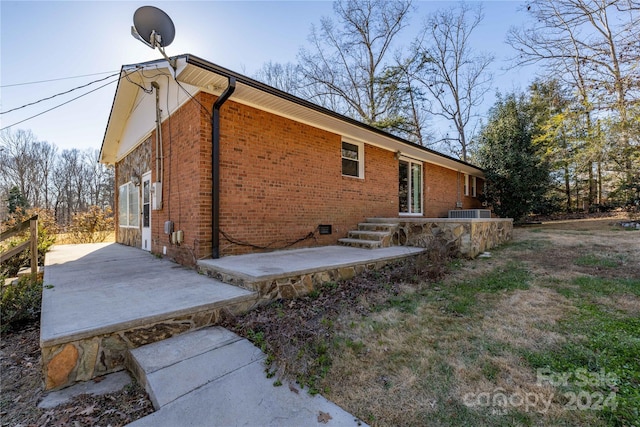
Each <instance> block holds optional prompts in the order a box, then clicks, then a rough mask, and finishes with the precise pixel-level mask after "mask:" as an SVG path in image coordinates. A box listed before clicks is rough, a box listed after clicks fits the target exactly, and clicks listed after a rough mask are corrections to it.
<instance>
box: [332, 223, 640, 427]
mask: <svg viewBox="0 0 640 427" xmlns="http://www.w3.org/2000/svg"><path fill="white" fill-rule="evenodd" d="M612 227H613V226H612V220H611V219H604V220H591V221H577V222H575V223H574V222H572V223H565V224H557V223H554V224H551V225H550V226H549V227H547V226H545V225H543V226H542V227H536V228H527V229H517V230H516V232H515V233H514V234H515V236H514V243H513V244H512V245H510V246H508V247H506V248H504V249H500V250H498V251H496V252H494V255H493V257H492V258H490V259H479V260H473V261H463V262H461V263H460V268H459V269H457V270H456V271H454V272H453V273H451V274H450V275H449V276H448V277H447V279H446V280H445V283H444V284H442V285H439V286H442V287H444V286H447V284H448V283H455V282H464V281H471V280H473V279H474V278H475V277H478V276H481V275H484V274H488V273H489V272H490V271H492V270H494V269H496V268H499V267H501V266H504V265H505V264H506V263H507V261H508V260H517V261H520V262H522V263H524V265H526V266H527V268H528V269H529V270H530V271H531V274H532V276H533V278H534V279H533V281H532V283H531V284H530V287H529V288H528V289H526V290H514V291H510V292H505V293H499V294H497V295H493V294H491V295H479V296H478V299H477V307H478V311H477V313H475V314H474V315H473V316H471V317H465V316H462V317H460V316H455V315H452V314H451V313H447V312H446V311H444V310H443V309H442V302H444V301H442V298H439V297H438V296H437V292H436V293H435V294H434V295H430V296H427V297H425V298H423V300H422V302H421V303H420V305H419V306H418V308H417V309H416V311H415V313H403V312H400V311H398V310H397V309H388V310H383V311H380V312H377V313H374V314H372V315H370V316H368V317H367V318H365V319H362V318H359V317H355V318H354V317H343V318H342V319H341V325H342V330H341V333H342V334H343V336H345V337H347V336H348V337H349V339H351V340H353V341H358V342H362V343H363V349H362V350H360V351H352V350H351V349H348V350H346V351H344V352H342V353H341V354H340V355H339V357H337V358H336V359H335V360H334V363H333V366H332V369H331V371H330V373H329V375H328V376H327V378H326V379H325V380H324V382H323V383H324V384H325V386H326V388H327V389H330V393H329V394H328V397H329V398H330V399H332V400H334V401H336V402H337V403H338V404H339V405H341V406H343V407H344V408H346V409H348V410H350V411H352V412H353V413H355V414H358V415H359V416H361V417H363V419H364V420H365V421H367V422H370V423H372V424H374V425H385V426H386V425H467V424H468V422H469V421H463V420H464V415H462V416H461V419H460V421H456V420H455V418H449V421H443V419H445V420H446V419H447V417H450V416H451V414H448V413H447V410H446V409H443V406H448V405H451V406H455V404H456V402H461V401H463V400H464V398H465V396H467V395H468V394H469V393H471V394H472V395H477V394H478V393H482V392H486V391H494V392H496V391H498V392H502V393H504V394H505V395H507V396H514V395H519V396H527V395H529V396H533V395H535V396H536V397H537V399H539V400H538V401H537V403H536V404H535V405H533V406H532V407H531V408H529V411H530V412H527V413H526V414H524V416H525V417H533V420H536V421H533V422H534V423H535V424H538V425H556V424H568V425H587V424H588V425H603V421H602V420H601V419H599V418H598V417H597V416H598V414H597V413H596V412H585V411H567V410H566V408H565V407H564V404H565V403H566V402H564V401H563V400H562V399H560V398H559V391H558V390H557V389H555V388H554V387H552V386H550V385H548V384H543V385H539V384H537V377H536V372H535V371H534V370H532V368H531V367H530V366H529V365H528V363H527V362H526V361H524V360H523V359H522V357H521V356H520V352H521V351H533V352H538V351H541V352H544V351H553V350H554V349H555V348H558V347H559V346H561V345H562V344H564V343H565V342H566V341H567V340H568V339H580V337H577V336H576V337H568V336H566V335H563V334H561V333H560V332H558V328H556V326H557V324H558V322H561V321H562V320H563V319H565V318H567V316H570V315H571V314H573V313H575V312H576V307H575V306H574V305H573V304H574V303H573V302H572V301H571V300H569V299H568V298H566V297H564V296H563V295H561V294H560V293H558V292H557V290H556V289H555V285H556V284H558V283H562V284H563V286H566V287H569V286H571V285H570V283H571V281H572V280H573V279H574V278H576V277H580V276H588V275H591V274H594V273H598V274H599V276H600V277H603V276H604V277H607V276H611V277H639V276H640V274H638V267H640V266H638V265H636V264H635V260H636V259H638V258H637V257H638V255H639V254H640V242H639V241H640V239H638V233H633V232H621V231H615V230H612ZM594 250H595V252H596V253H597V254H599V256H602V257H604V258H606V259H613V260H619V261H620V263H619V265H618V266H617V267H615V268H610V269H607V268H601V267H597V266H596V267H594V266H589V265H577V264H576V259H578V258H579V257H580V256H582V255H583V254H584V253H586V252H590V251H594ZM609 270H610V271H609ZM600 302H601V303H602V304H607V305H610V306H615V307H616V308H617V309H619V310H624V311H626V312H628V313H629V314H633V315H637V314H638V313H639V312H640V299H638V298H634V297H633V296H628V295H627V296H624V297H623V296H620V295H614V296H612V297H611V298H606V297H602V298H601V300H600ZM349 325H350V326H349ZM543 400H547V401H550V403H549V406H548V407H547V406H546V405H547V404H546V403H544V402H543ZM472 409H473V408H472ZM475 409H477V410H478V411H480V412H477V413H475V415H473V413H472V415H471V417H470V418H469V419H468V420H472V421H471V423H472V424H475V425H517V424H519V422H518V421H517V420H518V418H517V416H516V418H513V419H509V418H508V417H507V418H505V417H504V416H503V415H492V414H487V413H486V412H485V413H483V409H486V408H475ZM523 412H524V410H523ZM541 412H544V413H541ZM482 414H484V415H482ZM475 416H477V417H478V418H474V417H475ZM431 417H434V418H431ZM425 420H429V421H425ZM528 422H531V419H530V421H527V422H525V424H527V423H528Z"/></svg>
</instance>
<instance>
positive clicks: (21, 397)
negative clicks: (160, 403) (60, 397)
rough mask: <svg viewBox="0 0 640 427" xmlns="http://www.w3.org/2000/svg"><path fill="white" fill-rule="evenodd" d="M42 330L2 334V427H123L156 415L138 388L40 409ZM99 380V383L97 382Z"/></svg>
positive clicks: (86, 396)
mask: <svg viewBox="0 0 640 427" xmlns="http://www.w3.org/2000/svg"><path fill="white" fill-rule="evenodd" d="M39 340H40V329H39V328H38V326H37V325H28V326H27V327H26V328H24V329H22V330H21V331H19V332H15V333H9V334H3V336H2V340H1V343H0V375H1V380H2V381H1V382H2V395H1V397H0V424H1V425H2V426H31V425H34V426H35V425H37V426H74V427H75V426H107V425H111V426H114V427H115V426H123V425H126V424H128V423H130V422H132V421H134V420H136V419H138V418H142V417H143V416H145V415H147V414H150V413H151V412H153V406H152V404H151V401H150V400H149V399H148V397H147V394H146V392H145V391H144V390H143V389H142V388H141V387H140V386H138V385H136V384H133V385H132V386H129V387H126V388H125V389H124V390H122V391H120V392H118V393H111V394H106V395H102V396H93V395H81V396H78V397H76V398H74V399H73V400H72V401H70V402H69V403H66V404H63V405H60V406H57V407H55V408H53V409H46V410H45V409H39V408H38V407H37V405H38V403H39V402H40V400H41V399H42V397H43V386H42V368H41V363H42V362H41V356H40V347H39ZM98 380H99V379H98Z"/></svg>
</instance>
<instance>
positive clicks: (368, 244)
mask: <svg viewBox="0 0 640 427" xmlns="http://www.w3.org/2000/svg"><path fill="white" fill-rule="evenodd" d="M338 243H340V244H341V245H345V246H351V247H354V248H362V249H377V248H381V247H382V242H381V241H380V240H363V239H349V238H346V239H338Z"/></svg>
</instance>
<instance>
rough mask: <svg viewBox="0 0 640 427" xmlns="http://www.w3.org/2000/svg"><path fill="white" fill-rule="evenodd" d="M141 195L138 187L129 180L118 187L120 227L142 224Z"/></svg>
mask: <svg viewBox="0 0 640 427" xmlns="http://www.w3.org/2000/svg"><path fill="white" fill-rule="evenodd" d="M139 199H140V195H139V194H138V187H136V186H135V185H133V183H132V182H127V183H126V184H123V185H121V186H120V187H119V188H118V224H119V225H120V227H139V226H140V203H139Z"/></svg>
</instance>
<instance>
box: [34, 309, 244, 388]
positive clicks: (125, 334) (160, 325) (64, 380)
mask: <svg viewBox="0 0 640 427" xmlns="http://www.w3.org/2000/svg"><path fill="white" fill-rule="evenodd" d="M255 305H256V300H255V299H249V300H246V301H241V302H235V303H232V304H229V305H227V306H224V307H216V308H210V309H207V310H204V311H199V312H195V313H190V314H188V315H183V316H178V317H174V318H168V319H164V320H159V321H156V322H149V323H148V324H140V325H138V326H135V327H131V328H129V329H123V330H120V331H117V332H111V333H108V334H103V335H97V336H94V337H87V338H80V339H77V340H75V341H70V342H64V343H55V344H52V345H47V343H42V344H41V347H42V366H43V372H44V380H45V390H55V389H61V388H64V387H68V386H70V385H73V384H74V383H75V382H77V381H88V380H90V379H92V378H96V377H99V376H102V375H105V374H108V373H111V372H116V371H120V370H122V369H124V367H125V357H126V354H127V353H128V351H129V349H132V348H137V347H140V346H142V345H145V344H150V343H153V342H156V341H161V340H164V339H167V338H170V337H172V336H174V335H177V334H181V333H184V332H187V331H190V330H195V329H200V328H204V327H206V326H213V325H217V324H219V323H220V320H221V319H222V318H223V316H224V315H225V314H226V313H229V314H232V315H237V314H241V313H244V312H246V311H248V310H250V309H251V308H253V307H254V306H255Z"/></svg>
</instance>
